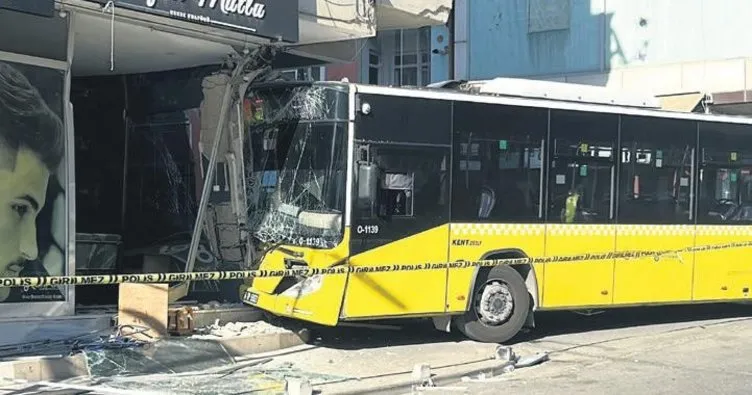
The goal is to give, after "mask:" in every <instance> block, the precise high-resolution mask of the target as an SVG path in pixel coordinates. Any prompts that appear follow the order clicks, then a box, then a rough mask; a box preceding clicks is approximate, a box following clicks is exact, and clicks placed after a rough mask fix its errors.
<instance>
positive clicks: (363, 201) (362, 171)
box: [358, 162, 381, 209]
mask: <svg viewBox="0 0 752 395" xmlns="http://www.w3.org/2000/svg"><path fill="white" fill-rule="evenodd" d="M380 179H381V169H379V167H378V166H377V165H376V164H375V163H373V162H359V163H358V206H359V207H361V208H363V209H370V208H373V207H377V203H378V202H377V200H378V194H379V180H380Z"/></svg>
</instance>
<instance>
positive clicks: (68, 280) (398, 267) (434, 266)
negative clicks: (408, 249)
mask: <svg viewBox="0 0 752 395" xmlns="http://www.w3.org/2000/svg"><path fill="white" fill-rule="evenodd" d="M745 247H752V241H744V242H731V243H724V244H716V245H704V246H694V247H687V248H681V249H674V250H633V251H613V252H604V253H583V254H575V255H556V256H547V257H537V258H533V257H525V258H504V259H484V260H478V261H454V262H442V263H412V264H390V265H379V266H347V265H340V266H333V267H328V268H312V267H304V268H295V269H280V270H264V269H257V270H234V271H215V272H189V273H185V272H182V273H148V274H110V275H87V276H42V277H4V278H0V288H1V287H5V288H10V287H46V286H61V285H111V284H123V283H140V284H151V283H172V282H185V281H226V280H246V279H253V278H269V277H310V276H328V275H342V274H359V273H363V274H367V273H384V272H401V271H416V270H444V269H467V268H474V267H494V266H502V265H524V264H550V263H579V262H587V261H603V260H610V259H614V260H616V259H623V260H633V259H640V258H646V257H652V258H653V259H654V260H655V261H656V262H658V261H660V259H661V258H662V257H665V256H671V257H674V258H678V259H681V257H680V256H679V254H682V253H692V252H707V251H716V250H726V249H734V248H745Z"/></svg>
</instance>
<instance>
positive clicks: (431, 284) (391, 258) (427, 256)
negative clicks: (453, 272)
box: [342, 225, 449, 319]
mask: <svg viewBox="0 0 752 395" xmlns="http://www.w3.org/2000/svg"><path fill="white" fill-rule="evenodd" d="M448 241H449V225H441V226H438V227H435V228H433V229H429V230H427V231H424V232H421V233H418V234H415V235H412V236H410V237H405V238H403V239H399V240H395V241H393V242H391V243H389V244H386V245H383V246H380V247H376V248H374V249H371V250H368V251H365V252H363V253H360V254H357V255H354V256H352V257H351V258H350V266H352V267H354V268H360V267H369V266H370V267H372V266H380V265H393V264H399V265H409V264H426V263H442V262H446V261H447V253H448V247H447V243H448ZM446 278H447V271H446V270H445V269H444V270H406V271H399V272H381V273H373V272H372V273H351V274H350V278H349V279H348V283H347V291H346V292H345V302H344V307H343V313H342V316H343V318H345V319H355V318H368V317H385V316H400V315H407V314H430V313H443V312H444V311H445V310H446V307H445V305H444V299H445V294H446Z"/></svg>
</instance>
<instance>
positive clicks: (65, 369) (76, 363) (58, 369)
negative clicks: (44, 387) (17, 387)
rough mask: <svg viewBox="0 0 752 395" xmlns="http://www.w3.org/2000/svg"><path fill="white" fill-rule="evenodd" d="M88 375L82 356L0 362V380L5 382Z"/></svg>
mask: <svg viewBox="0 0 752 395" xmlns="http://www.w3.org/2000/svg"><path fill="white" fill-rule="evenodd" d="M88 374H89V373H88V370H87V367H86V359H85V358H84V356H83V354H77V355H74V356H67V357H30V358H22V359H16V360H13V361H6V362H0V378H1V379H6V380H25V381H29V382H35V381H56V380H65V379H69V378H71V377H79V376H86V375H88Z"/></svg>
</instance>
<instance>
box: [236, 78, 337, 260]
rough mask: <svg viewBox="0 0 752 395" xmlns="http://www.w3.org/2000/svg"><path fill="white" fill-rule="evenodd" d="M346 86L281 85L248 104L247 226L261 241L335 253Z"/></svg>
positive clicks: (257, 92)
mask: <svg viewBox="0 0 752 395" xmlns="http://www.w3.org/2000/svg"><path fill="white" fill-rule="evenodd" d="M346 114H347V93H346V90H345V89H344V87H338V86H336V85H315V84H305V85H301V84H296V85H290V84H280V85H273V86H270V87H263V88H256V89H254V88H251V91H250V93H249V94H248V95H247V96H246V100H245V121H246V138H245V146H244V152H245V154H244V156H245V157H244V161H245V169H246V196H247V208H248V225H249V228H250V231H251V232H253V235H254V236H255V238H257V239H258V240H260V241H261V242H264V243H284V244H290V245H297V246H305V247H313V248H332V247H334V246H336V245H337V244H339V242H340V241H341V239H342V232H343V213H344V208H345V174H346V163H347V159H346V150H347V117H346Z"/></svg>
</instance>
